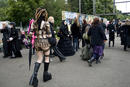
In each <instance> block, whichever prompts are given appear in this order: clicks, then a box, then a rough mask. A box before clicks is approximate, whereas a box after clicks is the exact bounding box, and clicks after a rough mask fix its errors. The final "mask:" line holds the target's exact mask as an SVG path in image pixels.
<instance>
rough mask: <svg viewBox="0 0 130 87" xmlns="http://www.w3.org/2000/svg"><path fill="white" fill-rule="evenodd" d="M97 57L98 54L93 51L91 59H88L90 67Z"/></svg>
mask: <svg viewBox="0 0 130 87" xmlns="http://www.w3.org/2000/svg"><path fill="white" fill-rule="evenodd" d="M95 59H96V54H95V53H93V55H92V57H91V59H89V60H88V64H89V66H90V67H91V66H92V63H93V62H94V61H95Z"/></svg>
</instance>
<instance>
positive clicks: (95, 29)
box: [88, 18, 107, 66]
mask: <svg viewBox="0 0 130 87" xmlns="http://www.w3.org/2000/svg"><path fill="white" fill-rule="evenodd" d="M88 36H90V37H91V41H90V42H91V43H90V44H91V46H92V48H93V55H92V57H91V59H90V60H88V63H89V66H92V62H93V61H95V60H96V62H97V63H98V61H99V57H100V56H102V54H103V44H104V41H106V40H107V39H106V36H105V33H104V32H103V28H102V26H101V24H100V23H99V18H95V19H94V21H93V23H92V26H91V28H90V29H89V31H88Z"/></svg>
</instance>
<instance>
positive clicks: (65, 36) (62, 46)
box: [57, 20, 75, 56]
mask: <svg viewBox="0 0 130 87" xmlns="http://www.w3.org/2000/svg"><path fill="white" fill-rule="evenodd" d="M58 37H60V40H59V42H58V44H57V47H58V49H59V51H60V52H61V53H62V54H63V55H64V56H73V55H74V54H75V52H74V49H73V47H72V41H71V35H70V34H69V31H68V26H67V23H66V21H65V20H63V21H62V23H61V27H60V30H59V32H58Z"/></svg>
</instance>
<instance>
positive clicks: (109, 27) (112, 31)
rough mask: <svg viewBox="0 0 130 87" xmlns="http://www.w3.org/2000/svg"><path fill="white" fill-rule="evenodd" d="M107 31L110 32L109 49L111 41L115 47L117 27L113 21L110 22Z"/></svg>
mask: <svg viewBox="0 0 130 87" xmlns="http://www.w3.org/2000/svg"><path fill="white" fill-rule="evenodd" d="M107 30H108V32H109V47H111V41H112V42H113V45H112V46H113V47H114V44H115V27H114V25H113V23H112V21H110V22H109V24H108V26H107Z"/></svg>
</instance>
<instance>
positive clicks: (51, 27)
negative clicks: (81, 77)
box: [48, 16, 66, 62]
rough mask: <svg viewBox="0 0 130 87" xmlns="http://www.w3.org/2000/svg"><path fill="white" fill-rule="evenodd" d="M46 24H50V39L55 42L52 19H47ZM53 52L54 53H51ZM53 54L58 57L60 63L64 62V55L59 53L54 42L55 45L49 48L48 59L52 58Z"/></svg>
mask: <svg viewBox="0 0 130 87" xmlns="http://www.w3.org/2000/svg"><path fill="white" fill-rule="evenodd" d="M48 22H49V24H50V29H51V33H52V38H54V39H55V40H56V37H55V33H54V28H53V25H54V17H52V16H50V17H49V18H48ZM52 51H54V53H53V52H52ZM53 54H54V55H56V56H58V57H59V60H60V61H61V62H62V61H63V60H65V59H66V58H65V57H64V55H63V54H62V53H61V52H60V51H59V49H58V47H57V45H56V41H55V44H54V45H53V46H51V48H50V57H53Z"/></svg>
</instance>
